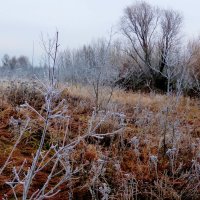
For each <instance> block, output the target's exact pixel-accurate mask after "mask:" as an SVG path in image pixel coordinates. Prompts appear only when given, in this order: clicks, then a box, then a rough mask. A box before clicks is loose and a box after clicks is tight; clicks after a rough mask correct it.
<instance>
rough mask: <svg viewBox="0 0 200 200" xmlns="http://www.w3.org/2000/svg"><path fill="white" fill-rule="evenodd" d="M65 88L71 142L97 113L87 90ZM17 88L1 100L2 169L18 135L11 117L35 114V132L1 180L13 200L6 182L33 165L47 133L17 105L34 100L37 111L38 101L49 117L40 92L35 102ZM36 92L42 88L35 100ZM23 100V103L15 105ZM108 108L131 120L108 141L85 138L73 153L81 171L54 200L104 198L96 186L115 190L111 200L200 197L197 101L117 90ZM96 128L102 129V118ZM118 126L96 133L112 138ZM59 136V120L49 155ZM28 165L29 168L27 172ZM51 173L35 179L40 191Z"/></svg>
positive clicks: (109, 123)
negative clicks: (13, 171)
mask: <svg viewBox="0 0 200 200" xmlns="http://www.w3.org/2000/svg"><path fill="white" fill-rule="evenodd" d="M28 88H30V87H28ZM62 89H63V92H62V94H61V96H62V98H65V99H66V100H67V102H68V113H69V115H70V116H71V119H70V122H69V131H68V139H69V140H72V139H73V138H74V137H77V136H78V135H83V134H84V133H85V132H87V128H88V120H89V119H90V116H91V113H92V110H93V107H94V99H93V93H92V88H90V87H88V86H87V87H86V86H85V87H83V86H69V87H67V89H66V87H65V86H62ZM11 90H12V87H10V85H9V84H8V83H6V84H4V85H3V86H2V87H1V91H2V92H1V94H4V95H1V99H0V102H2V103H0V119H1V123H0V124H1V125H0V144H1V146H0V154H1V156H2V157H1V158H2V159H1V162H0V167H1V165H2V164H3V160H5V159H6V156H8V153H9V151H10V149H11V147H12V145H13V143H14V141H15V134H16V133H17V131H16V129H14V128H13V127H10V126H9V119H10V117H11V116H13V117H15V118H19V117H20V118H21V119H23V116H24V115H27V114H28V115H29V116H31V130H30V131H29V132H28V133H26V134H25V136H24V137H23V139H22V141H21V143H20V145H19V146H18V147H17V149H16V151H15V154H14V156H13V158H12V162H11V163H10V164H9V166H8V167H7V168H6V171H5V173H4V174H3V175H2V176H0V196H1V195H3V194H5V193H6V194H7V195H8V196H9V198H10V199H11V198H12V195H11V190H10V189H9V188H8V187H7V186H6V185H5V181H6V180H8V179H9V178H10V176H11V169H12V166H14V165H15V166H19V165H20V164H21V163H22V162H23V160H24V158H27V159H28V160H29V161H30V162H31V157H32V153H34V152H35V149H36V147H37V145H38V142H39V140H40V136H39V130H40V128H41V124H40V123H41V122H40V119H38V118H37V116H36V115H34V114H33V113H31V111H30V112H29V113H27V112H26V113H24V112H23V111H22V110H20V109H17V110H16V106H18V105H19V104H20V103H21V101H23V100H27V101H29V102H32V103H33V104H32V105H35V104H34V103H35V102H36V103H37V102H40V103H41V104H40V105H39V106H37V105H36V108H37V109H38V111H39V112H44V111H43V110H42V101H41V97H40V95H39V94H38V96H36V95H34V97H35V99H34V100H33V99H32V92H33V91H32V90H30V91H29V93H28V94H29V95H26V94H24V92H19V91H20V90H22V91H24V89H21V86H20V84H19V86H18V87H17V88H16V87H15V93H14V94H13V96H12V92H11ZM16 90H19V91H16ZM6 91H7V92H6ZM104 91H108V89H107V90H104ZM35 92H36V90H34V94H35ZM109 95H110V94H109V92H108V93H104V95H103V96H102V99H107V98H109ZM12 98H13V99H14V100H13V101H11V99H12ZM17 99H18V100H19V99H20V101H16V100H17ZM103 107H104V108H105V109H106V110H108V109H109V110H110V111H111V112H119V113H121V112H123V113H124V114H125V115H126V119H125V122H124V123H125V130H124V132H123V134H120V135H118V136H116V137H105V138H104V139H102V140H100V139H96V140H94V139H91V138H87V139H86V140H85V141H83V142H81V143H80V144H79V145H78V146H77V148H76V149H75V151H74V152H73V153H72V154H71V157H70V160H71V163H72V165H73V167H74V168H75V167H77V166H79V167H80V166H81V168H82V170H80V171H79V173H77V174H75V175H74V177H73V179H72V180H71V181H70V182H69V183H67V184H63V185H62V186H61V192H60V193H59V194H58V195H57V196H56V197H54V199H67V197H68V195H69V194H68V192H69V191H72V193H73V199H77V200H79V199H92V197H91V194H92V193H91V191H92V192H94V193H95V194H96V199H101V197H102V196H101V194H100V193H99V190H98V188H99V187H100V186H102V183H106V184H107V185H108V186H109V187H110V188H111V192H110V194H109V195H110V199H127V200H129V199H136V198H137V199H199V198H200V187H199V186H198V187H197V188H196V189H195V190H194V188H195V186H197V185H198V184H199V181H200V174H199V173H200V156H199V155H200V138H199V137H200V109H199V100H195V99H190V98H186V97H180V98H179V100H178V101H177V97H176V96H170V97H169V96H166V95H159V94H142V93H131V92H125V91H122V90H119V89H115V90H114V91H113V95H112V98H111V100H110V102H109V104H104V106H103ZM101 114H103V112H102V113H101ZM95 123H98V118H97V122H95ZM118 125H119V121H118V118H116V117H113V118H110V119H109V120H106V121H105V122H104V123H102V124H101V126H100V127H98V129H97V132H98V133H100V134H104V133H107V132H112V131H115V130H116V129H117V128H118ZM58 130H59V127H57V124H56V122H55V123H52V126H51V127H50V128H49V130H48V131H49V134H48V137H47V138H46V141H45V144H46V146H45V148H46V149H44V151H46V150H47V149H48V145H50V144H51V143H53V142H55V138H56V139H58V138H59V135H58ZM59 134H62V133H59ZM60 138H62V137H60ZM173 148H176V150H173ZM153 156H154V157H153ZM102 160H103V161H104V162H103V164H102ZM194 161H195V162H196V164H194V163H195V162H194ZM29 164H30V163H29V162H28V163H27V166H26V167H28V166H29ZM198 167H199V168H198ZM95 169H96V170H95ZM97 169H100V172H99V176H98V177H97V178H96V179H94V177H96V175H97V174H98V170H97ZM198 170H199V171H198ZM48 172H49V169H48V168H46V169H45V171H43V172H42V173H41V174H39V178H40V181H39V182H37V181H35V182H34V184H33V187H35V188H37V187H41V185H42V183H43V180H44V179H45V177H46V176H47V175H48ZM53 181H56V180H53ZM51 184H54V182H52V183H51ZM193 191H195V193H194V192H193ZM19 195H20V188H19Z"/></svg>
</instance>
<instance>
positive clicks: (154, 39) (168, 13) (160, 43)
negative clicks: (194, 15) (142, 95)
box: [121, 1, 182, 91]
mask: <svg viewBox="0 0 200 200" xmlns="http://www.w3.org/2000/svg"><path fill="white" fill-rule="evenodd" d="M181 24H182V17H181V15H180V14H179V13H178V12H176V11H174V10H160V9H158V8H156V7H153V6H151V5H149V4H148V3H146V2H144V1H141V2H136V3H135V4H133V5H132V6H128V7H127V8H126V9H125V13H124V16H123V18H122V20H121V30H122V33H123V35H124V36H125V38H126V40H127V42H128V43H127V45H126V46H125V48H124V51H125V53H126V54H127V55H128V56H129V57H130V58H131V59H132V65H133V66H134V67H133V69H132V74H133V76H132V75H131V74H129V75H128V78H129V79H131V78H132V77H135V74H137V76H138V77H143V79H145V82H148V83H151V84H149V85H150V86H153V87H155V88H157V89H161V90H165V91H166V90H167V88H169V85H170V83H171V81H172V79H173V78H174V77H175V73H174V72H175V70H174V66H177V63H178V62H176V60H178V59H177V56H178V55H179V53H180V52H179V51H177V49H178V44H179V39H180V37H179V35H180V29H181ZM178 61H179V60H178Z"/></svg>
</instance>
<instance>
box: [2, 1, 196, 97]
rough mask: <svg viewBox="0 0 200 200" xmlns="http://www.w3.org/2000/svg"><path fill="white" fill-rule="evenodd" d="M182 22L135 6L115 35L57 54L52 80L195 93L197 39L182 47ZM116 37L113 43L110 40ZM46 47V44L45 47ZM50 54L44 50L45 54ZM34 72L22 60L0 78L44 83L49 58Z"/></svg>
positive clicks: (7, 61)
mask: <svg viewBox="0 0 200 200" xmlns="http://www.w3.org/2000/svg"><path fill="white" fill-rule="evenodd" d="M182 26H183V16H182V15H181V14H180V13H179V12H177V11H174V10H170V9H161V8H157V7H154V6H152V5H150V4H148V3H147V2H144V1H140V2H136V3H134V4H133V5H131V6H128V7H127V8H125V10H124V13H123V16H122V18H121V21H120V24H119V31H118V32H119V34H113V33H112V32H111V34H110V36H109V39H99V40H97V41H95V42H92V43H91V44H89V45H84V46H83V47H81V48H79V49H76V50H70V49H67V50H65V51H62V52H59V53H58V56H57V59H56V72H55V74H56V79H57V80H58V81H67V82H71V83H73V84H76V83H81V84H92V85H94V84H97V85H98V86H105V85H106V86H119V87H122V88H125V89H127V90H134V91H135V90H144V91H151V90H153V91H159V92H167V93H170V92H179V93H185V94H191V95H199V93H200V39H199V38H197V39H193V41H191V40H190V41H189V42H186V41H185V39H184V37H183V31H182ZM116 35H117V39H116ZM45 45H46V47H51V48H52V49H51V51H53V50H54V49H53V45H52V43H51V44H50V43H46V44H45ZM46 49H50V48H46ZM46 54H47V56H46V60H45V62H44V64H43V65H41V66H40V67H33V66H32V65H31V64H30V61H29V60H28V58H26V57H25V56H21V57H19V58H15V57H13V58H9V57H8V56H4V57H3V60H2V67H1V74H3V72H4V75H5V74H7V73H9V72H11V71H13V70H15V71H16V73H13V74H15V75H16V74H20V69H21V73H22V74H20V75H21V76H22V75H23V74H25V73H26V76H27V75H29V76H32V75H33V74H36V75H37V76H40V78H45V77H48V76H49V75H48V74H49V73H50V68H51V66H52V65H51V59H50V58H49V55H50V53H49V52H46Z"/></svg>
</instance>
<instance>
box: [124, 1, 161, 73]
mask: <svg viewBox="0 0 200 200" xmlns="http://www.w3.org/2000/svg"><path fill="white" fill-rule="evenodd" d="M158 20H159V14H158V9H157V8H154V7H152V6H151V5H149V4H148V3H146V2H143V1H142V2H137V3H136V4H133V5H132V6H128V7H127V8H126V9H125V13H124V16H123V18H122V20H121V30H122V33H123V34H124V35H125V37H126V38H127V39H128V42H129V44H130V45H129V48H126V49H125V51H126V53H127V54H128V55H129V56H130V57H131V58H132V59H133V60H134V62H135V63H136V64H137V67H139V70H142V71H143V72H145V73H146V74H147V75H153V73H154V71H153V69H152V54H153V47H154V40H153V38H154V35H155V32H156V28H157V26H158ZM146 70H147V71H146ZM149 72H150V73H149Z"/></svg>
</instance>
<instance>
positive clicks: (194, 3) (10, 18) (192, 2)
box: [0, 0, 200, 59]
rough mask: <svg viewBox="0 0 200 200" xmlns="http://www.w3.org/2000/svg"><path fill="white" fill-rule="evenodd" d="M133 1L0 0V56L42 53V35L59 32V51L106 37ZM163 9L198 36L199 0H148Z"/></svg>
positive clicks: (190, 33) (36, 56)
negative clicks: (172, 11)
mask: <svg viewBox="0 0 200 200" xmlns="http://www.w3.org/2000/svg"><path fill="white" fill-rule="evenodd" d="M134 2H135V0H0V57H2V55H3V54H5V53H8V54H9V55H11V56H13V55H16V56H19V55H21V54H24V55H27V56H29V57H31V55H32V49H33V41H34V46H35V59H38V58H39V55H40V54H42V48H41V47H40V45H39V44H40V35H41V33H43V34H44V35H45V34H47V33H48V34H49V35H53V34H54V33H55V31H56V29H58V30H59V32H60V44H61V48H62V49H64V48H66V47H70V48H76V47H79V46H81V45H83V44H85V43H89V42H90V41H91V40H93V39H95V38H98V37H103V36H106V35H108V33H109V31H110V29H111V27H112V26H115V25H116V24H117V22H118V21H119V19H120V16H122V14H123V9H124V8H125V7H126V6H127V5H130V4H132V3H134ZM147 2H149V3H151V4H153V5H157V6H159V7H163V8H173V9H176V10H178V11H180V12H181V13H182V14H183V15H184V29H185V33H186V35H187V36H190V37H193V36H197V35H198V33H200V23H199V19H200V12H199V8H200V1H199V0H147Z"/></svg>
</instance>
